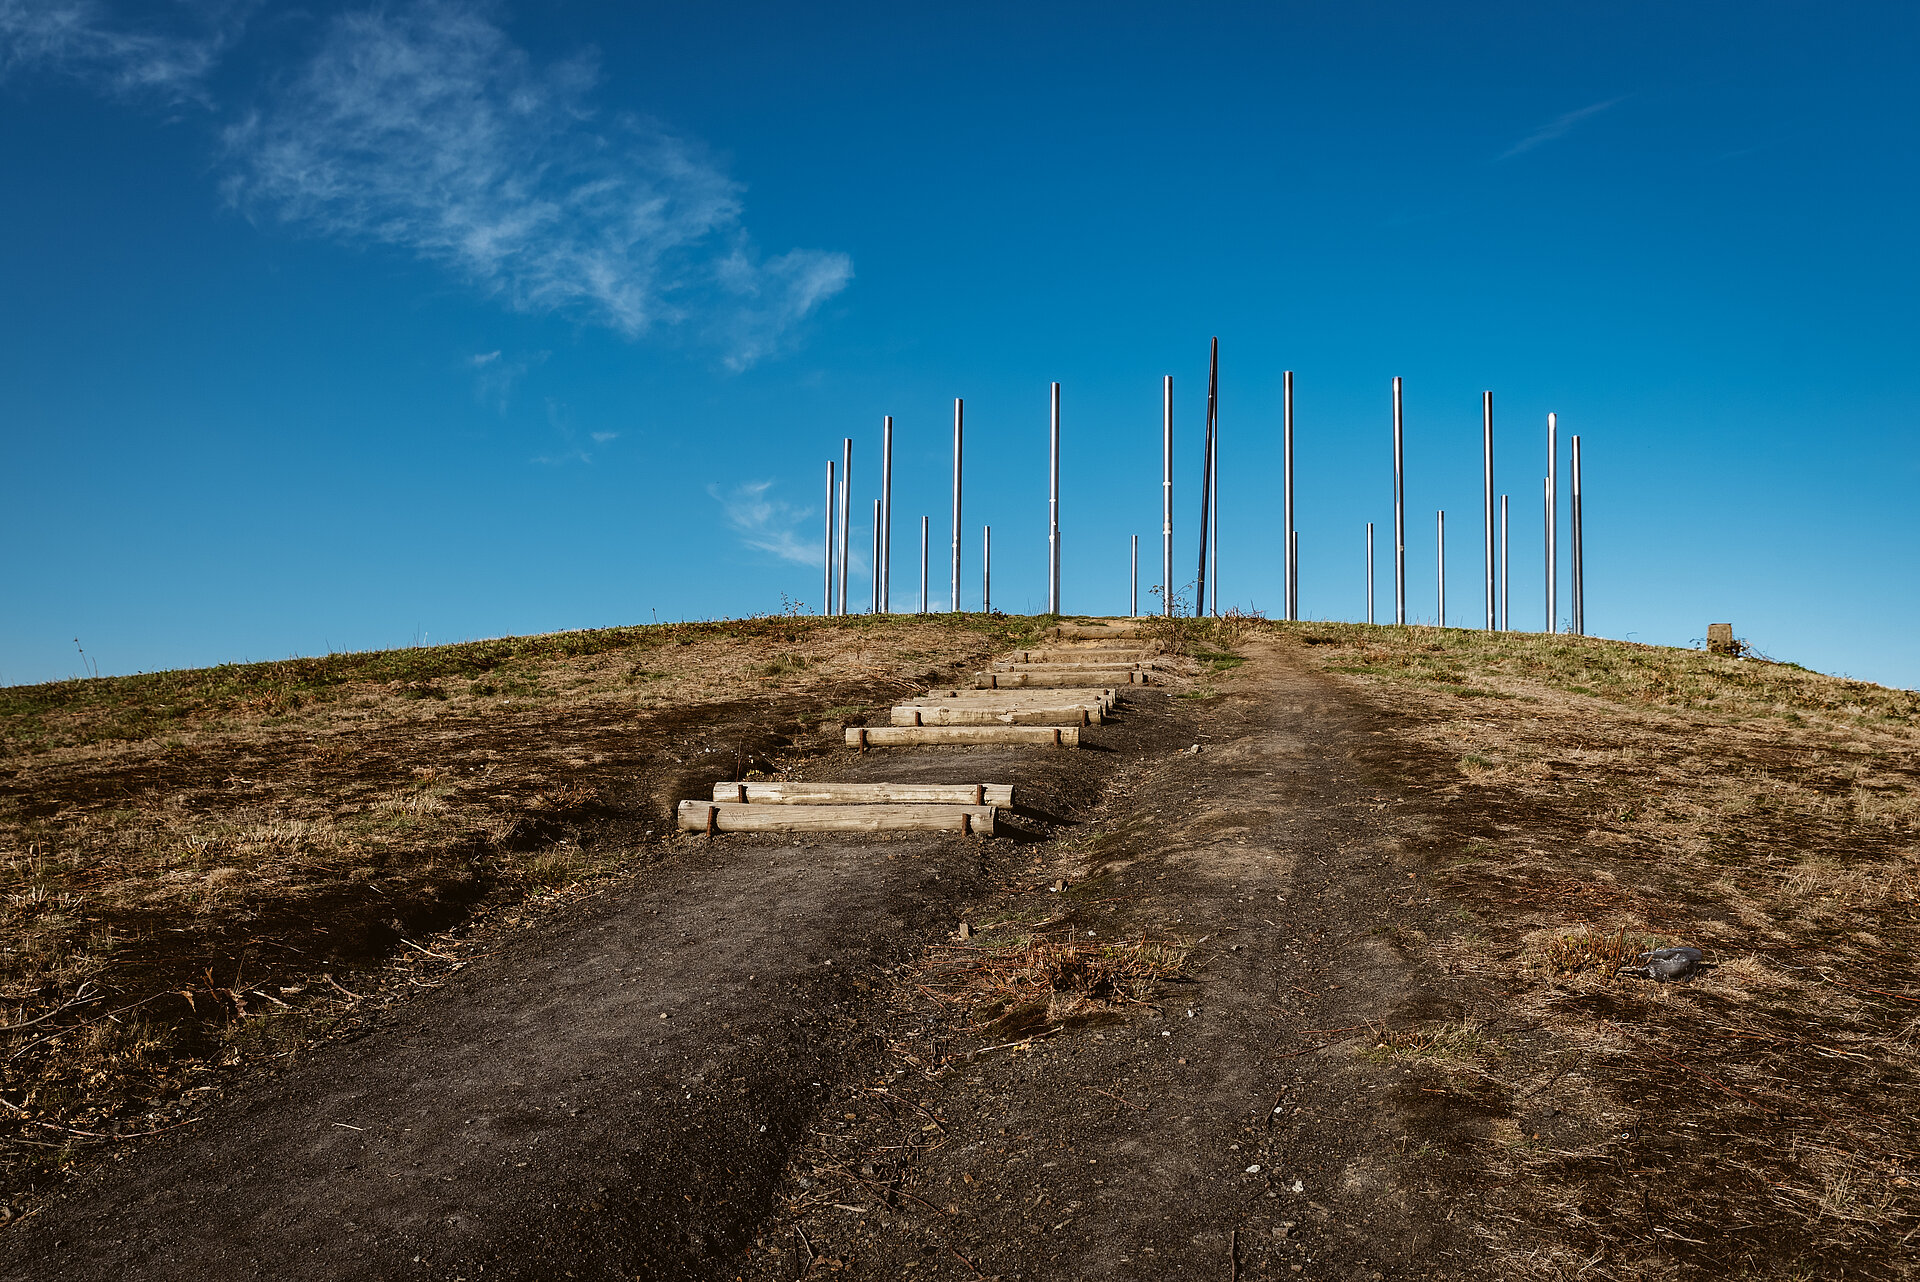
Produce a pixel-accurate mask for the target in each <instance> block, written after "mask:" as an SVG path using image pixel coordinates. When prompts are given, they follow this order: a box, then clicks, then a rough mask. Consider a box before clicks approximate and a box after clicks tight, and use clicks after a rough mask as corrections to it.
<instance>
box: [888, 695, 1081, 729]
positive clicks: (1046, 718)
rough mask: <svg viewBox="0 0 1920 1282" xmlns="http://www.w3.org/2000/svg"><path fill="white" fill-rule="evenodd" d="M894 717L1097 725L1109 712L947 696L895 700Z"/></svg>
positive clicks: (913, 722)
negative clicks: (965, 700) (977, 702)
mask: <svg viewBox="0 0 1920 1282" xmlns="http://www.w3.org/2000/svg"><path fill="white" fill-rule="evenodd" d="M892 719H893V724H894V725H896V726H1097V725H1100V724H1101V723H1102V722H1104V721H1105V720H1106V714H1105V713H1103V712H1102V711H1101V710H1100V709H1099V708H1098V707H1090V706H1088V705H1086V704H1083V703H1081V704H1074V705H1072V706H1070V707H1058V708H1037V707H1036V708H1007V707H981V706H978V705H966V704H955V703H954V702H953V701H951V700H946V701H943V702H935V703H902V704H896V705H895V706H894V709H893V718H892Z"/></svg>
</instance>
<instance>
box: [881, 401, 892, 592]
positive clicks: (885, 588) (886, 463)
mask: <svg viewBox="0 0 1920 1282" xmlns="http://www.w3.org/2000/svg"><path fill="white" fill-rule="evenodd" d="M892 612H893V415H891V414H889V415H887V419H886V423H885V425H884V426H882V427H881V429H880V613H882V614H891V613H892Z"/></svg>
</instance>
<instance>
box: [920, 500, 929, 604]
mask: <svg viewBox="0 0 1920 1282" xmlns="http://www.w3.org/2000/svg"><path fill="white" fill-rule="evenodd" d="M927 519H928V518H926V517H924V516H923V517H921V518H920V613H922V614H925V613H926V612H927Z"/></svg>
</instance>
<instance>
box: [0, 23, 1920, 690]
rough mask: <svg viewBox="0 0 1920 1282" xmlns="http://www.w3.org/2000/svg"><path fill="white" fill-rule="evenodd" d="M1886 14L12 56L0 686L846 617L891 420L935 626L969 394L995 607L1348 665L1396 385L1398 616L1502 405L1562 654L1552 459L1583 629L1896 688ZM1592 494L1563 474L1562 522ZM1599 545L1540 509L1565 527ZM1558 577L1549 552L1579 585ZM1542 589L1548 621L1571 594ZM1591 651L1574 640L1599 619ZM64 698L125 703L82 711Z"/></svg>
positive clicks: (1456, 615)
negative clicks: (1159, 591) (1181, 612)
mask: <svg viewBox="0 0 1920 1282" xmlns="http://www.w3.org/2000/svg"><path fill="white" fill-rule="evenodd" d="M1916 36H1920V11H1916V10H1914V9H1912V8H1911V7H1909V6H1902V5H1893V4H1883V5H1839V6H1835V5H1830V4H1829V5H1815V4H1726V5H1716V4H1695V5H1688V6H1670V5H1653V4H1647V5H1632V4H1623V5H1608V6H1570V5H1541V4H1535V3H1528V4H1510V5H1502V4H1484V5H1477V6H1471V7H1462V6H1431V5H1414V4H1352V5H1321V6H1300V5H1251V6H1244V7H1234V6H1226V5H1209V6H1187V7H1183V8H1175V7H1170V6H1169V7H1150V6H1128V5H1112V4H1102V5H1086V6H1068V5H1058V6H1034V5H1021V6H1011V5H1007V6H1000V5H973V6H965V7H961V6H954V7H951V8H950V9H947V10H945V11H930V10H926V9H924V8H920V7H913V6H884V7H883V6H870V7H863V6H838V7H834V6H790V5H765V6H754V5H673V6H666V5H661V6H646V7H642V6H628V5H620V6H614V5H604V6H599V5H585V4H575V3H551V2H549V3H534V2H531V0H528V2H523V3H518V4H505V3H502V4H477V3H461V2H455V0H444V2H442V3H429V4H416V3H405V2H395V3H389V4H385V5H380V6H376V7H372V8H367V7H362V6H357V5H349V6H345V7H327V6H316V7H308V8H292V7H285V6H266V5H258V4H249V3H246V2H245V0H193V2H189V0H178V2H168V0H155V2H152V3H144V4H134V3H115V2H113V0H0V172H4V173H6V174H7V175H8V178H7V181H6V182H5V183H4V184H0V445H3V446H4V453H3V454H0V467H4V469H5V472H6V476H7V478H8V481H9V502H8V503H7V504H5V506H4V508H0V537H4V539H5V543H6V547H7V549H8V552H9V555H8V556H7V557H6V558H5V559H4V561H3V562H0V576H4V577H3V578H0V591H4V600H5V607H4V609H3V610H0V682H6V683H14V682H25V681H39V680H45V679H51V678H58V677H65V676H68V675H72V674H76V673H78V672H80V671H81V670H82V669H81V658H80V655H79V654H78V653H77V650H76V643H75V638H78V642H79V645H80V646H83V647H84V648H85V651H86V654H87V656H88V660H89V661H91V662H97V663H98V665H99V669H100V671H102V672H109V673H111V672H128V671H134V670H139V669H153V668H159V667H171V666H179V665H197V664H206V663H214V662H219V661H223V660H228V659H263V658H278V657H283V656H286V655H289V654H296V653H299V654H311V653H318V652H325V651H327V650H331V649H359V648H369V647H384V646H393V645H404V644H409V643H412V642H417V641H421V640H425V641H429V642H432V641H441V640H456V639H461V638H466V637H477V636H492V635H500V634H503V633H510V632H532V631H546V630H552V629H557V628H569V627H584V626H593V625H600V624H613V623H629V622H646V621H650V620H652V619H654V618H656V617H657V618H659V619H663V620H664V619H673V618H682V617H708V616H717V615H739V614H746V613H753V612H758V611H765V610H778V609H780V608H781V603H782V595H783V594H784V595H785V596H786V598H787V599H789V600H797V601H801V602H804V603H806V605H807V607H808V608H815V607H817V606H818V604H819V598H820V584H819V580H820V570H819V547H818V545H819V537H820V517H821V510H820V509H821V489H822V482H823V479H824V469H825V464H826V461H827V460H828V459H829V458H835V457H837V456H838V454H839V442H840V439H841V438H842V437H845V436H851V437H853V438H854V440H855V442H856V458H855V475H854V484H855V510H856V513H857V514H859V515H858V519H857V520H856V525H855V530H856V533H855V538H854V540H853V541H854V543H855V545H856V548H857V549H858V552H857V555H856V560H855V567H854V572H853V576H852V577H853V592H852V596H853V599H854V601H855V602H856V603H863V602H864V601H865V600H866V592H867V589H866V574H867V572H868V567H867V564H866V562H867V556H866V552H865V547H866V544H867V541H868V537H869V536H868V533H867V530H866V525H865V521H866V516H865V514H866V512H867V510H868V509H867V504H868V502H869V501H870V500H871V498H872V497H873V496H874V494H875V484H874V483H875V481H876V479H877V476H878V466H877V464H878V448H879V434H880V424H881V417H882V415H885V414H892V415H893V416H894V419H895V423H896V433H897V445H896V470H897V482H896V493H895V512H896V523H895V534H894V545H895V567H896V569H895V574H894V583H895V588H894V599H895V603H896V605H899V604H900V603H901V602H903V601H904V602H911V601H912V600H913V599H914V597H915V595H916V593H917V556H918V547H917V543H918V524H919V517H920V516H921V515H923V514H925V515H930V516H931V517H932V518H933V520H932V527H933V529H934V531H935V541H936V548H935V552H934V557H933V561H934V565H935V571H934V579H935V587H934V590H933V593H932V596H933V599H934V602H935V604H936V605H944V604H945V597H946V577H945V573H944V568H943V567H944V556H945V547H944V538H945V531H946V527H947V524H948V514H947V487H948V483H949V481H948V471H947V469H948V458H949V455H948V451H949V447H950V431H951V426H950V424H951V414H952V399H953V398H954V397H955V396H962V397H965V398H966V403H967V427H968V472H967V481H966V492H967V505H966V512H965V522H966V526H967V528H968V531H969V533H968V537H967V542H966V550H965V571H964V576H963V582H964V584H965V595H964V596H963V604H966V605H968V606H969V607H970V608H977V607H978V592H979V556H978V551H977V549H978V540H979V526H980V525H981V524H982V523H990V524H992V526H993V527H994V547H995V565H994V583H995V594H994V595H995V604H997V605H999V606H1001V607H1002V608H1005V609H1018V610H1028V609H1039V608H1041V607H1042V605H1043V604H1044V595H1045V564H1046V562H1045V533H1046V429H1047V385H1048V383H1049V381H1051V380H1055V379H1057V380H1059V381H1060V382H1061V383H1062V385H1063V394H1062V399H1063V436H1064V440H1065V456H1066V457H1065V465H1064V483H1063V488H1064V501H1063V507H1064V512H1063V521H1062V523H1063V528H1064V537H1063V545H1064V562H1065V566H1064V573H1063V579H1064V588H1065V606H1066V608H1067V609H1068V610H1071V611H1085V612H1113V611H1119V610H1124V609H1125V606H1126V586H1127V585H1126V576H1127V540H1128V537H1129V536H1130V535H1132V534H1136V533H1137V534H1139V535H1140V536H1141V542H1142V575H1141V579H1142V582H1141V589H1142V596H1143V602H1144V601H1145V599H1146V596H1145V594H1146V589H1147V588H1148V586H1149V585H1151V584H1152V583H1153V582H1155V581H1157V578H1158V573H1157V571H1158V567H1159V560H1158V550H1157V549H1158V529H1159V502H1160V495H1159V480H1160V477H1159V417H1160V390H1159V385H1160V378H1161V376H1162V375H1164V374H1172V375H1173V376H1174V379H1175V390H1176V396H1177V401H1178V405H1177V411H1176V425H1177V430H1178V433H1179V444H1178V451H1179V457H1178V462H1177V466H1176V482H1177V483H1178V484H1179V485H1180V491H1179V511H1178V516H1177V531H1176V548H1177V550H1176V583H1177V584H1178V583H1185V582H1186V581H1188V580H1189V579H1190V578H1191V577H1192V574H1193V562H1194V560H1195V552H1196V549H1195V546H1194V539H1195V538H1196V537H1197V530H1196V527H1195V518H1196V515H1197V511H1196V504H1195V499H1196V498H1197V491H1196V488H1195V484H1194V483H1195V482H1196V481H1197V478H1198V473H1199V462H1200V442H1201V436H1200V433H1201V429H1202V421H1203V411H1204V400H1205V378H1206V353H1207V343H1208V340H1209V339H1210V338H1211V337H1213V336H1214V335H1218V336H1219V338H1220V345H1221V425H1222V426H1221V432H1222V436H1221V458H1222V482H1221V505H1222V525H1221V550H1220V581H1221V589H1222V601H1223V603H1233V604H1240V605H1243V606H1246V605H1252V606H1256V607H1259V608H1262V609H1265V610H1267V611H1268V612H1269V613H1277V612H1278V609H1279V606H1280V559H1279V555H1278V549H1279V528H1280V520H1279V510H1278V488H1279V476H1278V428H1279V400H1280V396H1279V388H1280V381H1281V375H1282V372H1283V371H1284V370H1287V369H1292V370H1294V371H1296V380H1297V389H1298V390H1297V403H1298V434H1299V435H1298V446H1297V456H1298V465H1299V480H1298V492H1299V498H1300V514H1299V528H1300V556H1301V572H1302V584H1301V591H1300V605H1301V610H1302V613H1303V614H1304V615H1306V616H1308V617H1328V618H1355V617H1361V616H1362V615H1363V613H1364V609H1365V603H1364V600H1363V582H1364V579H1363V575H1364V566H1363V560H1362V556H1363V537H1364V534H1363V531H1364V524H1365V522H1367V521H1369V520H1371V521H1374V522H1375V523H1376V524H1377V525H1378V526H1379V527H1380V529H1381V531H1382V534H1381V542H1380V548H1381V551H1380V559H1379V562H1378V566H1379V576H1380V578H1379V583H1380V587H1379V594H1380V602H1381V609H1382V611H1383V616H1384V614H1386V613H1390V610H1391V563H1390V560H1389V559H1388V556H1389V553H1388V550H1387V549H1388V539H1387V536H1386V531H1387V530H1388V529H1390V525H1391V519H1392V512H1391V481H1392V477H1391V455H1390V435H1389V432H1390V419H1389V409H1390V401H1389V395H1390V393H1389V388H1390V383H1391V379H1392V378H1393V376H1395V375H1400V376H1402V377H1404V379H1405V380H1406V419H1407V441H1408V444H1407V457H1408V466H1409V481H1408V511H1409V519H1408V525H1409V540H1408V543H1409V546H1408V566H1409V604H1410V610H1411V613H1412V614H1413V615H1414V616H1415V617H1416V618H1427V619H1430V618H1431V617H1432V616H1433V611H1434V606H1433V596H1434V543H1433V513H1434V512H1435V511H1436V510H1438V509H1444V510H1445V511H1446V512H1447V514H1448V532H1449V539H1448V566H1449V575H1448V580H1449V583H1448V586H1449V592H1448V596H1449V621H1450V622H1455V623H1460V622H1465V623H1473V622H1476V621H1477V620H1478V619H1479V617H1480V612H1481V603H1480V594H1479V593H1480V589H1479V566H1480V557H1481V548H1480V544H1479V534H1478V531H1479V471H1480V457H1479V399H1480V393H1481V391H1482V390H1483V389H1492V391H1493V393H1494V403H1495V414H1496V429H1497V435H1498V442H1497V448H1496V454H1497V467H1498V483H1499V489H1500V490H1502V491H1503V492H1507V493H1510V494H1511V495H1512V496H1513V505H1514V517H1513V543H1514V546H1513V583H1514V607H1513V618H1514V622H1515V623H1516V624H1517V625H1520V626H1525V627H1533V628H1537V627H1539V626H1541V623H1542V621H1543V611H1542V601H1541V596H1542V593H1541V588H1540V580H1541V542H1542V536H1541V518H1540V485H1541V477H1542V476H1543V475H1544V472H1545V468H1546V452H1545V451H1546V447H1545V416H1546V414H1547V412H1548V411H1549V410H1552V411H1556V412H1557V413H1558V414H1559V416H1560V422H1561V425H1562V433H1563V437H1564V436H1568V435H1571V434H1572V433H1575V432H1578V433H1579V434H1580V435H1581V437H1582V441H1583V447H1584V450H1585V455H1586V458H1585V462H1586V477H1585V481H1586V490H1587V525H1586V540H1587V545H1588V555H1587V578H1588V589H1587V621H1588V627H1589V630H1591V631H1595V632H1598V633H1601V634H1604V635H1608V636H1616V637H1631V638H1633V639H1636V640H1641V641H1649V642H1659V643H1672V644H1686V643H1688V642H1690V641H1692V640H1694V639H1697V638H1699V637H1702V636H1704V635H1705V632H1706V625H1707V624H1708V623H1709V622H1714V621H1721V620H1730V621H1732V622H1733V623H1734V624H1735V628H1736V631H1737V632H1738V633H1739V634H1740V635H1743V636H1745V637H1748V638H1749V639H1751V640H1752V641H1753V642H1754V643H1755V644H1756V645H1757V646H1758V647H1759V648H1760V649H1761V650H1762V651H1764V652H1766V653H1768V654H1771V655H1774V656H1775V657H1779V658H1784V659H1792V660H1795V661H1798V662H1802V663H1805V664H1807V665H1809V666H1812V667H1817V668H1821V669H1823V670H1827V671H1835V672H1846V673H1850V674H1852V675H1855V676H1860V677H1865V678H1868V679H1873V680H1878V681H1885V682H1889V683H1893V684H1899V685H1908V686H1911V685H1914V684H1916V683H1920V647H1917V646H1916V643H1915V641H1914V637H1915V636H1916V635H1920V607H1917V606H1916V602H1915V594H1914V592H1913V589H1912V586H1911V585H1912V579H1913V576H1912V574H1911V572H1910V571H1909V570H1908V569H1907V566H1906V563H1907V561H1908V560H1909V559H1910V557H1911V552H1910V549H1912V548H1913V547H1915V546H1916V545H1917V544H1920V519H1916V505H1915V502H1914V500H1913V493H1914V490H1915V487H1916V483H1920V444H1916V432H1915V427H1916V426H1920V425H1917V424H1916V422H1915V419H1916V405H1917V404H1920V394H1917V393H1916V390H1915V386H1914V383H1915V380H1914V378H1913V372H1914V366H1915V353H1916V351H1917V350H1920V346H1917V345H1916V338H1920V332H1917V331H1920V320H1916V309H1915V307H1914V306H1913V304H1912V299H1913V297H1914V296H1915V293H1916V285H1920V270H1917V266H1920V262H1917V255H1916V248H1915V237H1914V235H1913V228H1914V216H1913V210H1914V209H1915V207H1916V195H1917V194H1920V193H1917V192H1916V187H1917V186H1920V183H1917V182H1916V173H1920V170H1916V166H1915V160H1916V157H1915V133H1916V129H1915V126H1916V123H1917V121H1920V112H1917V111H1916V107H1917V106H1920V101H1917V100H1920V83H1917V82H1916V79H1915V77H1914V76H1913V75H1912V74H1911V68H1910V66H1909V65H1908V64H1909V61H1910V57H1911V53H1912V50H1913V49H1914V48H1915V47H1916V40H1915V38H1916ZM1563 466H1564V465H1563ZM1563 510H1564V505H1563ZM1562 546H1563V548H1564V546H1565V540H1564V536H1563V540H1562ZM1562 581H1563V583H1564V581H1565V571H1564V569H1563V571H1562ZM1564 614H1565V597H1564V588H1563V597H1562V615H1563V617H1564ZM87 670H89V671H90V670H91V668H88V669H87Z"/></svg>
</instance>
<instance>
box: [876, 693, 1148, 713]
mask: <svg viewBox="0 0 1920 1282" xmlns="http://www.w3.org/2000/svg"><path fill="white" fill-rule="evenodd" d="M1119 702H1120V700H1119V697H1118V696H1117V695H1115V694H1114V693H1113V692H1112V691H1106V690H1088V689H1086V688H1084V687H1081V686H1058V687H1042V688H1041V689H1038V690H993V689H987V690H929V691H927V692H926V693H925V694H919V695H915V696H914V697H913V700H912V704H913V705H914V706H919V707H949V706H951V707H959V708H1065V707H1082V708H1097V709H1099V710H1100V711H1101V712H1102V713H1111V712H1112V711H1113V710H1114V708H1115V707H1116V706H1118V704H1119Z"/></svg>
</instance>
